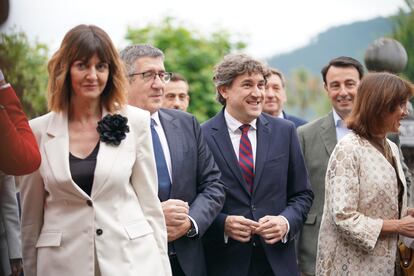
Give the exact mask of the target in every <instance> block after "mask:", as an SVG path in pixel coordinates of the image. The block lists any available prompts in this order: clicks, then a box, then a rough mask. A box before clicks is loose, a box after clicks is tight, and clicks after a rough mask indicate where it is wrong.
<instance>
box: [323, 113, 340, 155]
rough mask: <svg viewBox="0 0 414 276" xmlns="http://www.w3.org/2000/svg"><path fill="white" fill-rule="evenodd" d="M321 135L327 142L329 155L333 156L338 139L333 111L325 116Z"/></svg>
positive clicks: (325, 142)
mask: <svg viewBox="0 0 414 276" xmlns="http://www.w3.org/2000/svg"><path fill="white" fill-rule="evenodd" d="M321 137H322V140H323V142H324V144H325V147H326V151H327V152H328V155H329V156H331V154H332V151H333V150H334V148H335V146H336V143H337V139H336V127H335V122H334V119H333V113H332V111H331V112H330V113H329V114H328V115H327V116H326V117H325V119H324V121H323V122H322V124H321Z"/></svg>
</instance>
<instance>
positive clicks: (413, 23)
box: [392, 0, 414, 81]
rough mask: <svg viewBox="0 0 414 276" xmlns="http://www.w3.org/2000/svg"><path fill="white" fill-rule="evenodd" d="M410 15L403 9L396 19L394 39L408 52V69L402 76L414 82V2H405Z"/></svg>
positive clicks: (409, 0)
mask: <svg viewBox="0 0 414 276" xmlns="http://www.w3.org/2000/svg"><path fill="white" fill-rule="evenodd" d="M405 3H406V5H407V7H408V13H407V12H406V11H404V10H403V9H400V12H399V13H398V15H397V16H395V17H394V20H395V22H396V24H395V28H394V32H393V34H392V37H393V38H394V39H396V40H398V41H399V42H400V43H401V44H402V45H403V46H404V48H405V50H406V51H407V55H408V62H407V67H406V68H405V70H404V71H403V72H402V74H403V75H404V76H405V77H407V78H408V79H410V80H411V81H414V48H413V45H414V0H405Z"/></svg>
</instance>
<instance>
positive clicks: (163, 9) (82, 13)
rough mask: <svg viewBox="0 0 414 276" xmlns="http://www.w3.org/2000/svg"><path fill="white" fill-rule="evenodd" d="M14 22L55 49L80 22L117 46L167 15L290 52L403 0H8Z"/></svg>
mask: <svg viewBox="0 0 414 276" xmlns="http://www.w3.org/2000/svg"><path fill="white" fill-rule="evenodd" d="M9 1H10V15H9V18H8V20H7V22H6V24H5V25H3V26H2V27H1V29H0V31H2V32H4V31H5V32H7V31H10V29H11V28H12V27H14V28H17V29H18V30H22V31H24V32H26V33H27V34H28V36H29V38H30V39H31V40H32V41H33V40H37V41H39V42H42V43H46V44H48V45H49V48H50V51H51V53H53V52H54V51H55V50H56V49H57V48H58V47H59V45H60V42H61V40H62V39H63V36H64V35H65V33H66V32H67V31H68V30H69V29H70V28H72V27H74V26H76V25H78V24H83V23H84V24H94V25H97V26H99V27H101V28H102V29H104V30H105V31H106V32H107V33H108V34H109V35H110V37H111V38H112V40H113V42H114V44H115V45H116V46H117V47H118V48H123V47H125V46H126V45H127V42H126V41H125V40H124V36H125V34H126V30H127V27H128V26H129V27H133V28H140V27H145V26H146V25H147V24H149V23H157V22H160V21H161V19H162V18H164V17H165V16H172V17H174V18H176V20H177V22H179V23H181V24H183V25H184V26H186V27H188V28H190V29H193V30H197V31H199V32H201V33H202V34H204V35H206V36H207V35H208V34H210V33H211V32H213V31H215V30H219V29H224V30H226V31H228V32H230V33H231V34H232V39H233V40H235V41H236V40H242V41H244V42H246V43H247V45H248V48H247V49H246V52H247V53H248V54H250V55H253V56H255V57H257V58H267V57H270V56H272V55H275V54H281V53H285V52H290V51H292V50H295V49H297V48H299V47H301V46H304V45H306V44H307V43H309V41H311V39H312V38H315V37H316V35H317V34H318V33H320V32H322V31H325V30H327V29H329V28H330V27H333V26H338V25H341V24H347V23H351V22H355V21H361V20H367V19H371V18H374V17H377V16H389V15H392V14H395V13H397V11H398V9H399V8H401V7H405V4H404V0H283V1H282V0H255V1H246V0H238V1H237V0H204V1H197V0H157V1H151V0H116V1H109V0H70V1H68V0H36V1H34V0H9Z"/></svg>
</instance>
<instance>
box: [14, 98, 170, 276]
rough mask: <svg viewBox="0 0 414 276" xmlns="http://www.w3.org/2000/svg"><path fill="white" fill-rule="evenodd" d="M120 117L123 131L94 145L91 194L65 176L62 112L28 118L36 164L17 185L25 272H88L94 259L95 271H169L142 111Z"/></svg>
mask: <svg viewBox="0 0 414 276" xmlns="http://www.w3.org/2000/svg"><path fill="white" fill-rule="evenodd" d="M105 113H106V112H104V114H103V116H105ZM122 115H124V116H127V117H128V125H129V127H130V132H129V133H127V136H126V138H125V139H124V140H122V142H121V144H120V145H119V146H111V145H108V144H106V143H103V142H100V145H99V153H98V156H97V162H96V169H95V175H94V180H93V187H92V192H91V196H90V197H89V196H88V195H87V194H86V193H85V192H84V191H83V190H82V189H81V188H80V187H79V186H78V185H77V184H76V183H74V182H73V180H72V177H71V173H70V169H69V135H68V119H67V114H66V113H55V112H50V113H48V114H46V115H43V116H41V117H38V118H36V119H34V120H31V121H30V125H31V127H32V129H33V132H34V133H35V136H36V139H37V142H38V144H39V148H40V152H41V156H42V163H41V166H40V168H39V169H38V170H37V171H36V172H34V173H32V174H30V175H26V176H23V177H22V181H21V183H20V186H21V201H22V244H23V262H24V273H25V275H26V276H33V275H38V276H44V275H60V276H63V275H68V276H69V275H70V276H72V275H82V276H89V275H90V276H93V275H94V273H95V272H94V263H95V261H96V262H97V263H98V265H99V268H100V272H101V275H111V276H112V275H144V276H145V275H151V276H153V275H160V276H164V275H171V269H170V265H169V260H168V254H167V232H166V226H165V221H164V216H163V213H162V208H161V204H160V202H159V200H158V197H157V189H158V187H157V174H156V166H155V160H154V154H153V149H152V140H151V132H150V127H149V126H150V123H149V118H150V117H149V113H148V112H146V111H143V110H141V109H138V108H135V107H131V106H128V107H127V108H126V110H125V111H124V112H122ZM95 257H96V260H95Z"/></svg>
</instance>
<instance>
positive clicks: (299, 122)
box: [282, 111, 307, 128]
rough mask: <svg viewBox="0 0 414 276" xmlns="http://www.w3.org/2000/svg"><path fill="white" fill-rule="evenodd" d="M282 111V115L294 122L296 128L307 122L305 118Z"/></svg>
mask: <svg viewBox="0 0 414 276" xmlns="http://www.w3.org/2000/svg"><path fill="white" fill-rule="evenodd" d="M282 112H283V117H284V118H285V119H286V120H289V121H291V122H293V123H294V124H295V126H296V128H298V127H300V126H302V125H304V124H306V123H307V121H305V120H303V119H301V118H299V117H296V116H293V115H289V114H287V113H286V112H284V111H282Z"/></svg>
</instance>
